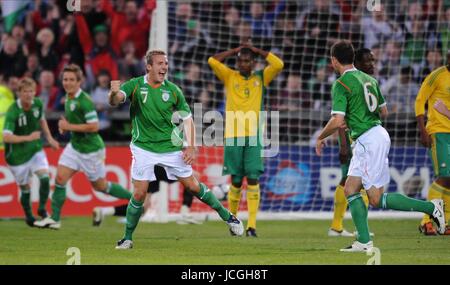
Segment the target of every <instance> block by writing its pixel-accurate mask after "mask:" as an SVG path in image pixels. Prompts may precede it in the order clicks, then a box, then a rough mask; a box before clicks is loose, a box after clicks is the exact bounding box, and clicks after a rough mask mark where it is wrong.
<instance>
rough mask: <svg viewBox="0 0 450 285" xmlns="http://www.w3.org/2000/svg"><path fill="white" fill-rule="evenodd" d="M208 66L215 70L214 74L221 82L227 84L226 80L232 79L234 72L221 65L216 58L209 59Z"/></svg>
mask: <svg viewBox="0 0 450 285" xmlns="http://www.w3.org/2000/svg"><path fill="white" fill-rule="evenodd" d="M208 64H209V66H210V67H211V69H212V70H213V72H214V74H215V75H216V76H217V78H219V80H220V81H222V82H226V80H227V79H228V78H229V77H230V75H231V73H232V72H233V70H232V69H231V68H229V67H228V66H226V65H225V64H223V63H221V62H220V61H218V60H217V59H215V58H214V57H210V58H209V59H208Z"/></svg>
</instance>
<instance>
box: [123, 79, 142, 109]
mask: <svg viewBox="0 0 450 285" xmlns="http://www.w3.org/2000/svg"><path fill="white" fill-rule="evenodd" d="M137 87H138V84H137V83H136V82H135V81H134V80H129V81H127V82H125V83H124V84H122V85H121V86H120V92H122V93H123V95H125V98H124V99H123V102H125V101H127V100H128V99H130V100H131V99H132V97H133V94H134V93H135V92H136V89H137ZM123 102H122V103H123Z"/></svg>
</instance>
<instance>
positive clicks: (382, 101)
mask: <svg viewBox="0 0 450 285" xmlns="http://www.w3.org/2000/svg"><path fill="white" fill-rule="evenodd" d="M375 86H376V87H375V89H376V91H377V99H378V107H379V108H381V107H384V106H386V99H384V96H383V94H382V93H381V90H380V86H379V85H378V83H376V84H375Z"/></svg>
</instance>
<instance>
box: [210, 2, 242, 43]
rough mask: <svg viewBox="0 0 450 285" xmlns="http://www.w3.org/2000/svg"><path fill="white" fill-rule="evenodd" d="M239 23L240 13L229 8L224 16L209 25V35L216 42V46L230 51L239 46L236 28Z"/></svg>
mask: <svg viewBox="0 0 450 285" xmlns="http://www.w3.org/2000/svg"><path fill="white" fill-rule="evenodd" d="M240 22H241V14H240V11H239V10H238V9H237V8H236V7H234V6H230V7H228V8H227V9H226V10H225V15H224V16H223V17H220V18H219V21H214V22H213V23H211V24H212V25H211V28H210V29H209V34H210V35H211V38H213V39H214V40H215V41H217V45H218V46H220V47H223V48H224V49H231V48H232V47H233V46H236V45H239V37H238V35H237V34H238V32H237V30H238V28H239V24H240Z"/></svg>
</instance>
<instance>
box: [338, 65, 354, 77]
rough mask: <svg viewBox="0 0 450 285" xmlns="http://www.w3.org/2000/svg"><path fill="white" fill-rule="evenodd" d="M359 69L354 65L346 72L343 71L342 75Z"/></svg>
mask: <svg viewBox="0 0 450 285" xmlns="http://www.w3.org/2000/svg"><path fill="white" fill-rule="evenodd" d="M357 70H358V69H356V67H354V66H353V68H350V69H347V70H346V71H344V73H342V74H341V76H342V75H344V74H346V73H347V72H350V71H357Z"/></svg>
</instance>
